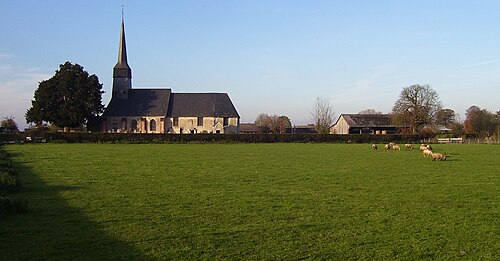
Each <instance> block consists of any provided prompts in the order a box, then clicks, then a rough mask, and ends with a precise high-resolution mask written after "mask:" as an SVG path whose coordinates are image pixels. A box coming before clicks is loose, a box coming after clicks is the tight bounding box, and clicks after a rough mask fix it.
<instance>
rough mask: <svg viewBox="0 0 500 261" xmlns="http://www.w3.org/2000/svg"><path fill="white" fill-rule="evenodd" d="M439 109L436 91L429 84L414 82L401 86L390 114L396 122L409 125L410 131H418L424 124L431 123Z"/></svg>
mask: <svg viewBox="0 0 500 261" xmlns="http://www.w3.org/2000/svg"><path fill="white" fill-rule="evenodd" d="M439 110H441V102H440V101H439V96H438V94H437V92H436V91H435V90H433V89H432V88H431V87H430V86H429V85H420V84H415V85H412V86H408V87H405V88H403V90H402V91H401V94H400V95H399V99H398V100H397V101H396V103H395V104H394V107H393V108H392V114H393V115H394V119H395V121H396V122H395V123H396V124H398V125H403V126H404V125H406V126H409V127H410V130H411V132H412V133H418V132H419V131H420V129H422V127H424V126H425V125H426V124H430V123H432V120H433V118H434V116H435V114H436V113H437V112H438V111H439Z"/></svg>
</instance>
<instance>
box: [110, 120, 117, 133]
mask: <svg viewBox="0 0 500 261" xmlns="http://www.w3.org/2000/svg"><path fill="white" fill-rule="evenodd" d="M111 128H112V129H113V131H117V130H118V120H117V119H113V120H112V121H111Z"/></svg>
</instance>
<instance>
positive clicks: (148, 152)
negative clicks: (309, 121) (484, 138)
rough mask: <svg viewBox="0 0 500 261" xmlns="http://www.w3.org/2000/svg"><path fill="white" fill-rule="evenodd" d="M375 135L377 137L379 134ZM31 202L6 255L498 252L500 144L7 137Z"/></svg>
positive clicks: (7, 238)
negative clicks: (427, 153) (411, 146)
mask: <svg viewBox="0 0 500 261" xmlns="http://www.w3.org/2000/svg"><path fill="white" fill-rule="evenodd" d="M380 147H381V146H379V148H380ZM6 148H7V150H8V151H9V152H10V153H11V154H13V157H14V160H15V161H16V162H17V163H18V164H19V165H20V167H21V174H20V178H21V181H22V182H23V185H24V189H23V191H22V192H21V193H19V194H16V195H14V196H12V197H18V198H23V199H27V200H28V201H29V208H30V211H29V212H28V213H23V214H21V215H10V216H3V217H0V259H1V260H29V259H45V260H75V259H82V260H103V259H112V260H117V259H124V260H132V259H137V260H164V259H174V260H179V259H182V260H188V259H189V260H193V259H208V260H213V259H229V260H234V259H286V260H289V259H292V260H296V259H333V260H346V259H364V260H394V259H398V260H407V259H411V260H416V259H424V260H425V259H429V260H430V259H434V260H462V259H465V260H495V259H496V260H499V259H500V254H499V253H500V189H499V188H500V146H497V145H435V146H434V148H435V150H436V151H437V152H444V153H445V154H447V155H449V156H450V157H449V158H448V160H447V161H444V162H433V161H431V160H429V159H424V158H423V157H422V155H421V153H420V152H419V151H418V149H417V150H414V151H405V150H402V151H387V150H380V149H379V150H377V151H374V150H371V148H370V145H369V144H158V145H152V144H151V145H150V144H142V145H138V144H39V145H10V146H7V147H6Z"/></svg>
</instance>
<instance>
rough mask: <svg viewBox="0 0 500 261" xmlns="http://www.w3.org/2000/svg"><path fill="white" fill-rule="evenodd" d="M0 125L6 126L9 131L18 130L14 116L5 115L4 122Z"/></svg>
mask: <svg viewBox="0 0 500 261" xmlns="http://www.w3.org/2000/svg"><path fill="white" fill-rule="evenodd" d="M0 127H3V128H5V129H6V130H7V131H8V132H18V131H19V129H18V128H17V124H16V122H15V121H14V117H12V116H10V117H4V118H3V120H2V122H0Z"/></svg>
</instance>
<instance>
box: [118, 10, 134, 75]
mask: <svg viewBox="0 0 500 261" xmlns="http://www.w3.org/2000/svg"><path fill="white" fill-rule="evenodd" d="M117 69H119V70H117ZM123 69H125V70H123ZM118 71H119V72H118ZM113 76H114V77H115V78H116V77H118V78H132V73H131V70H130V66H128V63H127V45H126V43H125V22H124V21H123V17H122V28H121V31H120V48H119V49H118V62H117V63H116V65H115V70H114V74H113Z"/></svg>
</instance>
